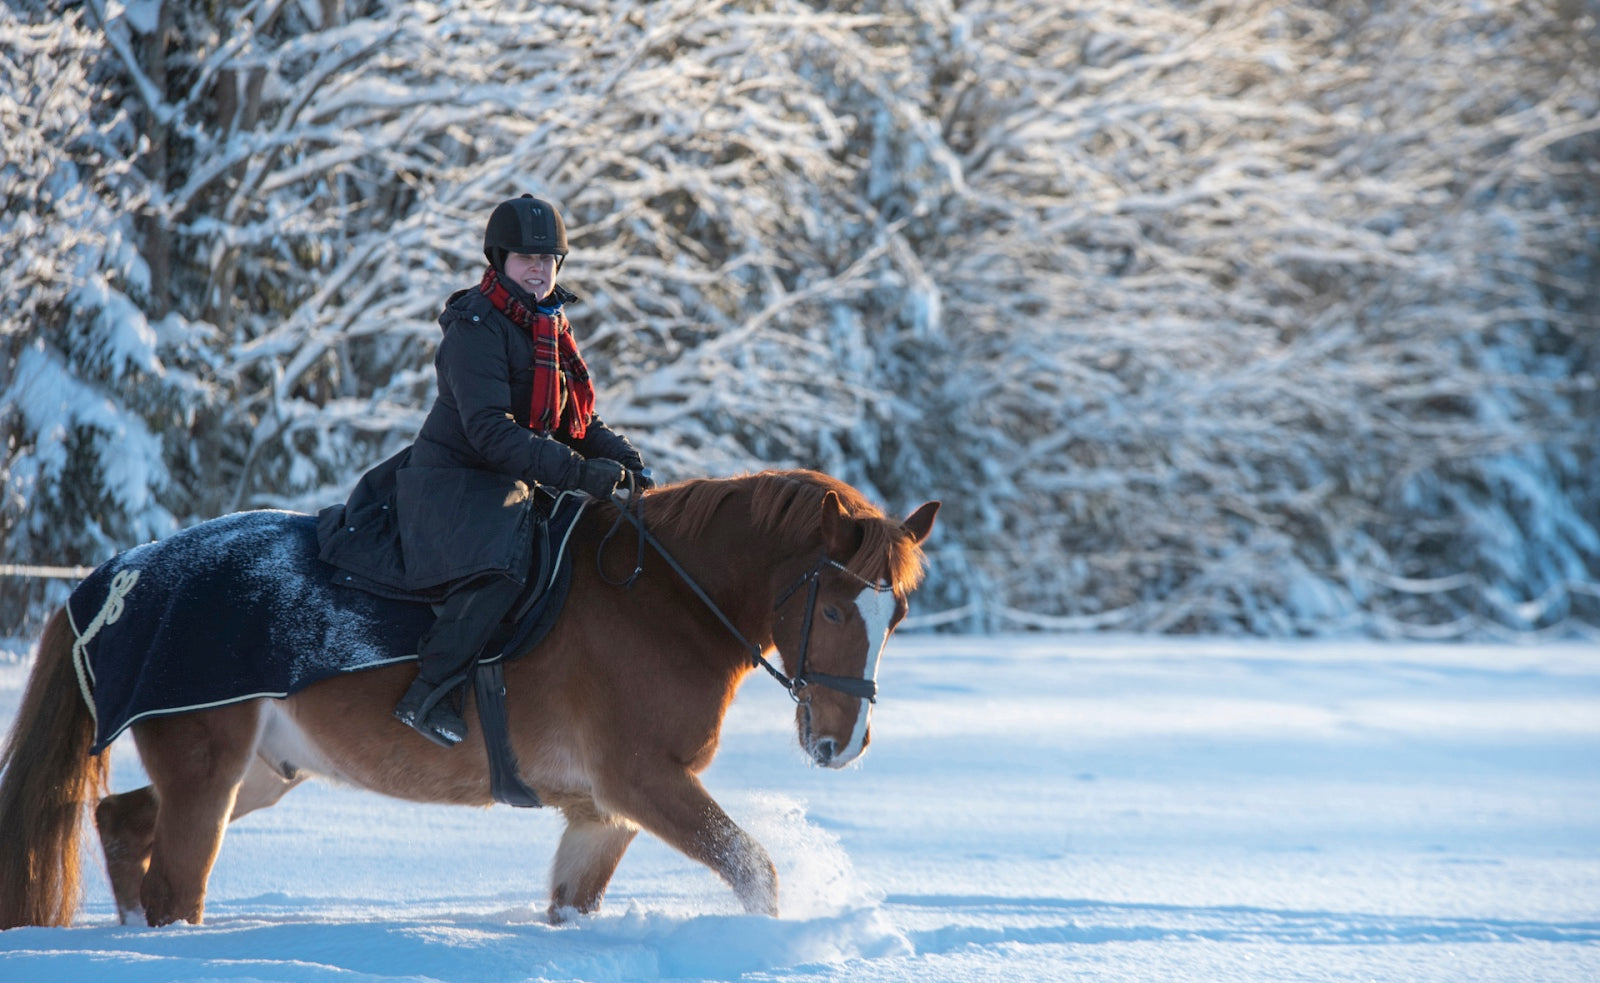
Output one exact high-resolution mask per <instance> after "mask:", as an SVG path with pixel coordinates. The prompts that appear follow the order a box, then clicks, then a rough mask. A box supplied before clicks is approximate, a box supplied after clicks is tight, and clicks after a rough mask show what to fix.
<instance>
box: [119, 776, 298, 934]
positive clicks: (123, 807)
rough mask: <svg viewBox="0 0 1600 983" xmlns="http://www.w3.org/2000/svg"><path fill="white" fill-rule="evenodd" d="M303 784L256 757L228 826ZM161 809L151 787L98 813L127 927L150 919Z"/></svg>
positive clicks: (124, 795) (121, 916) (125, 795)
mask: <svg viewBox="0 0 1600 983" xmlns="http://www.w3.org/2000/svg"><path fill="white" fill-rule="evenodd" d="M303 780H304V776H301V775H297V776H295V777H294V778H287V779H286V778H284V777H282V776H281V775H279V774H278V772H276V771H274V770H273V769H272V768H270V767H268V766H267V765H266V763H265V762H263V761H262V760H261V759H260V758H256V759H255V760H253V761H252V762H251V763H250V766H249V768H248V770H246V772H245V776H244V781H243V782H242V784H240V786H239V792H238V794H237V795H236V796H234V801H233V811H232V813H230V814H229V816H228V821H229V822H232V821H233V820H235V819H238V818H239V817H240V816H243V815H245V814H246V813H249V812H254V811H256V810H257V809H265V808H266V807H267V806H270V805H272V804H273V803H275V802H277V801H278V800H279V799H281V798H283V796H284V794H285V793H286V792H288V791H289V790H290V789H292V788H294V787H295V786H296V785H298V784H300V783H301V782H302V781H303ZM158 808H159V803H158V802H157V800H156V790H155V787H154V786H151V785H146V786H145V787H144V788H139V789H134V790H133V791H132V792H123V793H120V794H118V795H108V796H106V797H105V798H103V799H101V800H100V804H99V805H98V806H96V807H95V810H94V823H95V828H96V829H97V830H99V832H100V847H101V849H102V850H104V851H105V857H106V872H107V873H108V874H109V875H110V876H111V893H112V895H113V896H114V897H115V898H116V902H117V920H118V921H120V922H121V923H122V924H124V925H126V924H127V923H128V920H129V917H130V916H134V915H137V916H139V917H141V918H142V917H144V912H143V910H142V908H141V904H142V902H141V900H140V897H141V894H142V892H143V889H144V875H145V871H147V870H148V869H149V868H150V851H151V848H152V847H153V846H154V845H155V840H156V812H157V809H158Z"/></svg>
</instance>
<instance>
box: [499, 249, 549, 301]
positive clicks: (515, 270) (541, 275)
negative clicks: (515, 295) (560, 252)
mask: <svg viewBox="0 0 1600 983" xmlns="http://www.w3.org/2000/svg"><path fill="white" fill-rule="evenodd" d="M506 276H507V277H509V278H510V279H511V280H512V281H513V282H515V283H516V285H517V286H519V287H521V288H522V289H524V290H526V291H527V292H528V293H530V294H532V295H533V299H534V300H544V299H545V298H546V297H548V296H550V291H552V290H554V289H555V288H556V257H555V256H552V255H551V254H549V253H540V254H538V255H531V254H529V253H507V254H506Z"/></svg>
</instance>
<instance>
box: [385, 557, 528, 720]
mask: <svg viewBox="0 0 1600 983" xmlns="http://www.w3.org/2000/svg"><path fill="white" fill-rule="evenodd" d="M521 591H522V584H520V583H519V582H517V581H516V580H513V579H511V578H510V577H504V576H497V577H491V578H488V579H486V580H482V581H475V582H473V583H470V584H467V585H466V586H463V587H460V588H458V589H456V591H455V592H454V593H452V594H450V596H449V597H446V598H445V600H444V604H443V605H442V606H441V608H440V610H439V615H438V617H437V618H436V619H435V621H434V623H433V627H432V628H429V629H428V631H427V633H426V634H424V635H423V636H422V640H421V641H420V642H418V643H417V679H416V681H415V682H413V683H412V684H411V688H410V689H408V690H406V694H405V696H402V697H401V698H400V702H399V703H398V704H396V705H395V708H394V715H395V718H396V719H397V720H399V721H400V722H401V723H403V724H405V725H406V726H407V727H411V728H413V729H415V730H416V731H417V733H419V734H421V735H422V736H423V737H426V738H427V739H428V740H430V741H432V742H433V743H435V744H438V745H439V746H441V747H452V746H454V745H456V744H460V743H461V742H462V741H463V740H465V739H466V736H467V722H466V721H465V720H463V719H462V718H461V710H460V707H459V706H458V704H457V700H458V698H459V691H460V689H461V684H463V683H465V682H466V681H467V678H468V675H469V674H470V672H471V669H472V664H473V662H474V661H475V660H476V659H477V656H478V652H479V650H480V649H482V648H483V645H484V643H485V642H487V641H488V640H489V636H490V635H492V634H494V630H495V627H496V626H498V625H499V624H500V619H501V618H502V617H504V616H505V613H506V612H507V611H509V610H510V609H511V606H512V605H513V604H515V603H516V600H517V595H518V594H519V593H520V592H521Z"/></svg>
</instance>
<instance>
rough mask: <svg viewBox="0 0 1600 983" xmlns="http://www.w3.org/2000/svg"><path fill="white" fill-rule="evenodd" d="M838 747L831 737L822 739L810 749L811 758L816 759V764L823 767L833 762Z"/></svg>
mask: <svg viewBox="0 0 1600 983" xmlns="http://www.w3.org/2000/svg"><path fill="white" fill-rule="evenodd" d="M838 749H839V745H838V744H837V743H835V742H834V740H833V738H831V737H824V738H823V739H822V740H820V741H818V742H817V743H816V744H815V745H814V746H813V747H812V748H811V756H812V757H814V758H816V759H817V764H821V765H825V764H827V763H828V762H830V761H832V760H833V756H834V754H835V753H836V752H837V751H838Z"/></svg>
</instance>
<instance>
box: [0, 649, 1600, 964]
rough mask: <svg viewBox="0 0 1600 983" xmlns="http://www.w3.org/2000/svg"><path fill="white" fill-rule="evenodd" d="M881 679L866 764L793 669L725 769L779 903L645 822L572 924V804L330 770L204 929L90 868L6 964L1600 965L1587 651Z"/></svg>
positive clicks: (1015, 654) (1346, 652)
mask: <svg viewBox="0 0 1600 983" xmlns="http://www.w3.org/2000/svg"><path fill="white" fill-rule="evenodd" d="M20 648H21V646H20V645H17V644H14V645H12V646H10V647H9V649H8V650H6V651H8V652H9V655H7V654H3V653H0V721H3V722H4V723H5V726H6V727H8V728H9V725H10V720H11V717H12V714H13V712H14V710H15V706H16V701H17V697H18V694H19V690H20V686H21V683H22V680H23V676H24V673H25V661H26V660H25V654H24V653H22V652H21V651H20ZM0 649H4V647H3V646H0ZM881 683H882V689H883V696H882V699H881V702H880V705H879V709H878V712H877V716H876V719H875V726H874V742H873V746H872V749H871V751H870V752H869V753H868V754H867V756H866V759H865V760H864V762H863V763H862V764H861V765H859V766H857V767H854V768H852V769H850V770H847V771H844V772H825V771H821V770H818V769H814V768H809V767H807V766H806V765H805V764H804V763H803V760H802V758H801V756H800V753H799V751H798V750H797V748H796V747H795V743H794V732H793V728H792V725H791V723H790V719H791V717H790V708H789V704H788V699H787V697H786V696H785V695H784V694H783V693H782V692H781V691H780V690H779V689H778V688H777V687H776V686H775V685H773V684H771V683H770V682H769V681H767V680H765V679H764V678H758V677H757V676H752V677H751V678H750V680H749V682H748V684H747V685H746V687H745V689H744V691H743V692H742V693H741V694H740V697H739V699H738V701H737V702H736V704H735V706H734V709H733V711H732V713H731V714H730V717H729V720H728V725H727V728H726V732H725V735H724V741H723V748H722V752H721V754H720V756H719V758H718V760H717V762H716V764H715V765H714V766H713V767H712V769H711V770H710V771H709V772H708V773H707V776H706V783H707V785H708V786H709V787H710V788H711V789H712V791H713V793H714V794H715V795H717V797H718V798H719V799H720V800H721V802H722V803H723V804H724V806H725V807H727V809H728V811H729V812H730V813H731V814H733V816H734V817H735V818H736V819H737V820H739V821H740V822H741V823H742V824H743V825H745V827H746V828H747V829H749V830H751V831H752V832H753V833H754V834H755V835H756V836H757V837H758V838H759V839H761V840H762V841H763V842H764V843H765V844H766V846H767V847H768V848H769V850H770V851H771V852H772V854H773V857H774V859H775V860H776V862H777V863H778V866H779V870H780V874H781V876H782V877H783V891H784V898H783V900H784V905H785V914H784V917H783V918H782V919H779V920H776V921H773V920H768V919H764V918H753V917H748V916H745V915H743V914H740V913H739V910H738V907H737V905H736V903H735V902H734V899H733V896H732V895H731V893H730V892H729V891H727V889H726V888H724V887H723V886H722V884H721V882H719V881H717V880H716V879H715V877H714V876H713V875H711V874H710V873H709V872H708V871H706V870H705V869H703V868H701V867H699V866H698V865H696V864H693V863H691V862H689V861H687V860H685V859H684V858H682V857H681V856H680V855H678V854H676V853H674V852H673V851H671V850H669V849H667V848H666V847H664V846H662V845H661V844H660V843H658V842H656V841H654V840H651V839H649V838H648V837H641V838H640V840H639V841H637V842H636V844H635V845H634V847H633V849H632V850H631V851H630V852H629V854H628V856H627V857H626V858H625V859H624V860H623V863H622V866H621V868H620V869H619V871H618V873H617V877H616V879H615V880H614V881H613V883H612V888H611V892H610V894H609V896H608V898H607V905H606V908H605V910H604V911H603V912H602V913H601V914H599V915H597V916H594V917H591V918H587V919H583V920H580V921H578V922H577V923H575V924H570V925H566V926H563V927H560V928H552V927H550V926H548V925H546V924H544V923H543V921H542V919H541V912H542V911H543V908H544V903H545V902H544V895H545V890H546V866H547V864H548V862H549V857H550V853H551V851H552V850H553V848H554V845H555V839H556V836H557V830H558V821H557V817H556V816H554V815H551V814H547V813H542V812H527V811H520V810H513V809H510V808H506V807H496V808H494V809H490V810H473V809H452V808H444V807H419V806H413V805H407V804H404V803H400V802H393V801H389V800H386V799H381V798H378V797H376V796H373V795H370V794H367V793H362V792H356V791H353V790H349V789H341V788H335V787H330V786H327V785H315V786H309V787H303V788H301V789H297V790H296V791H295V792H294V793H293V794H291V795H290V796H289V797H288V798H287V799H286V800H284V802H283V803H281V804H280V805H279V806H277V807H276V808H274V809H272V810H268V811H266V812H264V813H258V814H256V815H252V816H249V817H247V818H246V819H244V820H242V821H241V822H239V823H238V824H236V825H235V826H234V827H233V828H232V829H231V830H230V832H229V834H228V838H227V841H226V842H225V843H224V845H223V851H222V856H221V859H220V860H219V862H218V864H217V867H216V871H215V873H214V875H213V877H212V880H211V893H210V897H209V899H208V903H207V919H208V920H207V924H206V925H204V926H200V927H189V926H183V927H171V928H165V929H160V930H151V929H147V928H143V927H131V926H130V927H121V926H118V925H117V924H115V918H114V916H113V914H112V908H111V904H110V899H109V895H108V893H107V889H106V885H105V881H104V877H103V875H101V874H100V873H99V872H98V871H91V874H90V877H89V879H88V893H87V899H86V910H85V912H84V913H83V916H82V917H81V919H80V922H79V924H78V925H77V926H76V927H73V928H71V929H17V930H13V931H10V932H5V933H3V934H0V980H4V981H16V983H22V981H29V983H46V981H73V983H81V981H135V980H137V981H146V980H148V981H160V983H167V981H175V980H231V981H244V980H263V981H297V983H298V981H317V983H321V981H340V983H343V981H375V980H396V979H406V980H448V981H462V983H468V981H470V983H494V981H522V980H586V981H611V980H671V979H683V980H790V981H836V980H840V981H842V980H851V981H856V980H906V981H912V980H915V981H919V983H920V981H928V980H953V981H981V983H994V981H1000V980H1047V979H1049V980H1055V979H1062V980H1065V979H1092V980H1128V981H1160V980H1195V981H1218V980H1261V981H1268V980H1270V981H1288V980H1363V981H1365V980H1386V981H1405V983H1422V981H1441V983H1442V981H1451V983H1455V981H1469V980H1470V981H1491V980H1528V981H1540V983H1550V981H1569V980H1570V981H1593V980H1600V650H1597V649H1596V647H1595V646H1593V645H1589V646H1583V645H1576V644H1574V645H1546V646H1539V647H1512V646H1456V645H1451V646H1419V645H1403V646H1402V645H1379V644H1372V643H1334V642H1316V643H1284V642H1260V641H1239V640H1171V639H1155V638H1127V637H1124V638H1106V637H1100V636H1054V637H1049V636H1037V635H1035V636H1022V637H1000V638H960V637H932V636H920V637H904V638H897V639H896V640H895V641H894V642H893V643H892V644H891V646H890V650H889V653H888V655H887V656H886V658H885V660H884V666H883V671H882V676H881ZM113 753H114V755H115V763H116V773H117V779H118V786H119V787H126V786H128V785H130V784H132V783H134V782H135V781H137V777H138V764H137V761H136V759H135V757H134V755H133V753H132V748H131V746H130V745H128V742H127V741H126V740H124V741H123V742H121V743H119V744H118V745H117V747H116V748H115V750H114V752H113ZM0 835H10V834H9V831H0Z"/></svg>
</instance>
